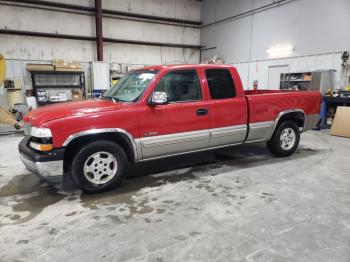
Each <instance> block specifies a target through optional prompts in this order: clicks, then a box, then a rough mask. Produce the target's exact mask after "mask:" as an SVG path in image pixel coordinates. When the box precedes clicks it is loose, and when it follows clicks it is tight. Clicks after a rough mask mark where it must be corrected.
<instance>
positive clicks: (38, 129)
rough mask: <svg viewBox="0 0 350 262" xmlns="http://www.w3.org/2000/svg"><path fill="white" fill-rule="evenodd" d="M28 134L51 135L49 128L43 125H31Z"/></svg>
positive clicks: (35, 135)
mask: <svg viewBox="0 0 350 262" xmlns="http://www.w3.org/2000/svg"><path fill="white" fill-rule="evenodd" d="M30 135H31V136H34V137H52V134H51V130H50V129H49V128H43V127H32V128H31V129H30Z"/></svg>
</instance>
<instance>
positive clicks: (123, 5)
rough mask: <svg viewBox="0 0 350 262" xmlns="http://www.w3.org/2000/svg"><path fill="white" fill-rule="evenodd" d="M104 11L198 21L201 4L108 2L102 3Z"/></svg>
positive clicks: (142, 0)
mask: <svg viewBox="0 0 350 262" xmlns="http://www.w3.org/2000/svg"><path fill="white" fill-rule="evenodd" d="M102 7H103V8H105V9H112V10H119V11H123V12H130V13H139V14H145V15H154V16H162V17H168V18H178V19H185V20H194V21H200V18H201V12H200V9H201V4H200V2H199V1H195V0H147V1H145V0H132V1H127V0H108V1H103V2H102Z"/></svg>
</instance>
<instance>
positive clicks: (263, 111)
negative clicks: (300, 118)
mask: <svg viewBox="0 0 350 262" xmlns="http://www.w3.org/2000/svg"><path fill="white" fill-rule="evenodd" d="M244 93H245V95H246V99H247V102H248V108H249V116H248V119H249V123H256V122H263V121H270V120H271V118H272V119H276V117H277V116H278V114H279V113H280V112H282V111H285V110H289V109H291V108H293V109H300V110H302V111H304V113H305V115H316V114H317V115H318V114H319V112H320V106H321V95H320V92H318V91H288V90H248V91H245V92H244Z"/></svg>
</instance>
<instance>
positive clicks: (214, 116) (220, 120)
mask: <svg viewBox="0 0 350 262" xmlns="http://www.w3.org/2000/svg"><path fill="white" fill-rule="evenodd" d="M204 73H205V76H206V79H207V81H205V83H206V85H207V88H208V90H209V94H210V99H209V101H208V106H209V112H210V142H209V147H218V146H224V145H231V144H232V145H234V144H240V143H243V142H244V140H245V136H246V133H247V122H248V119H247V118H248V112H247V111H248V109H247V102H246V99H245V96H244V93H243V88H242V84H241V82H240V80H237V81H234V78H233V77H232V74H236V77H237V78H238V79H239V76H238V73H237V72H236V71H235V70H234V69H230V68H227V69H226V68H213V69H205V72H204ZM238 85H239V86H238ZM237 87H239V88H237Z"/></svg>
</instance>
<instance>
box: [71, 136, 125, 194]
mask: <svg viewBox="0 0 350 262" xmlns="http://www.w3.org/2000/svg"><path fill="white" fill-rule="evenodd" d="M126 162H127V161H126V155H125V152H124V150H123V149H122V148H121V147H120V146H119V145H118V144H116V143H114V142H111V141H96V142H92V143H89V144H87V145H85V146H83V147H82V148H81V149H80V150H79V151H78V153H77V154H76V156H75V157H74V159H73V162H72V168H71V176H72V179H73V181H74V182H75V184H76V185H77V186H78V187H79V188H80V189H81V190H83V191H84V192H86V193H99V192H104V191H107V190H111V189H114V188H116V187H117V186H119V185H120V183H121V179H122V176H123V173H124V170H125V166H126Z"/></svg>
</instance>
